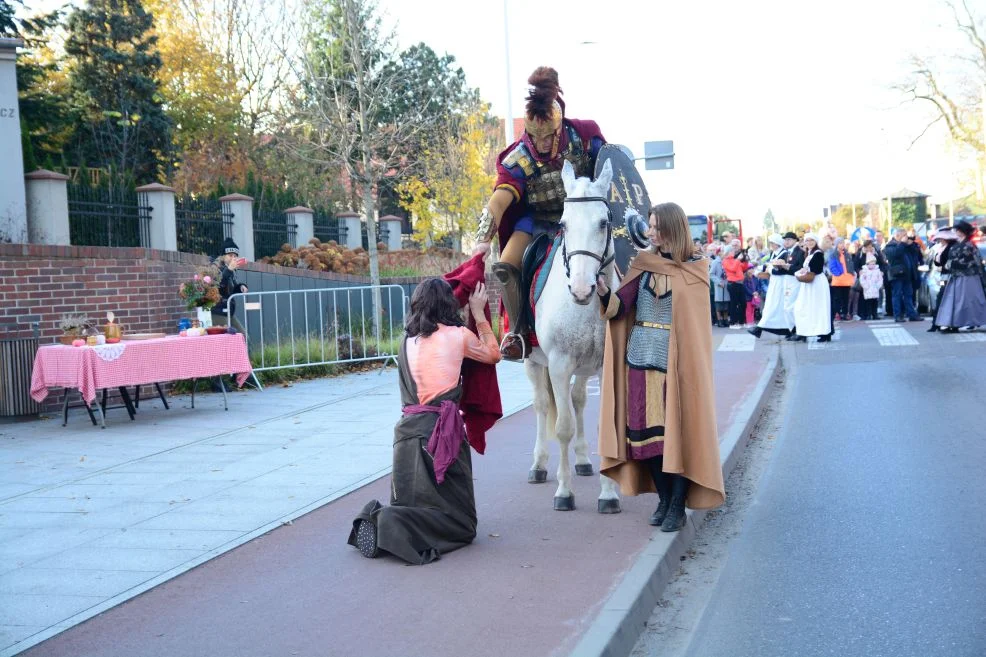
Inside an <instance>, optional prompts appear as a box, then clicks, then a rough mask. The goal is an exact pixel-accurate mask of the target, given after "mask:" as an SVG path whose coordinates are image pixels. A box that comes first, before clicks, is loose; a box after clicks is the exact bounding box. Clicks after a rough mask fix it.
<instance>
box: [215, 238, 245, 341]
mask: <svg viewBox="0 0 986 657" xmlns="http://www.w3.org/2000/svg"><path fill="white" fill-rule="evenodd" d="M239 265H240V248H239V247H238V246H236V242H234V241H233V240H232V238H229V237H227V238H226V239H225V241H223V254H222V255H221V256H219V258H217V259H216V266H218V267H219V296H220V301H219V303H218V304H216V305H215V306H214V307H213V308H212V324H213V326H225V325H226V308H227V306H229V305H230V299H229V298H230V297H231V296H233V295H234V294H237V293H241V292H247V291H249V290H248V288H247V286H246V285H245V284H243V283H240V282H238V281H237V280H236V270H237V269H238V268H239ZM235 303H236V302H235V301H234V302H233V305H232V307H230V308H229V316H230V317H231V318H232V320H233V326H234V328H236V329H237V330H238V331H242V330H243V327H242V326H241V325H240V323H239V321H237V319H236V317H234V316H233V313H235V312H236V307H235Z"/></svg>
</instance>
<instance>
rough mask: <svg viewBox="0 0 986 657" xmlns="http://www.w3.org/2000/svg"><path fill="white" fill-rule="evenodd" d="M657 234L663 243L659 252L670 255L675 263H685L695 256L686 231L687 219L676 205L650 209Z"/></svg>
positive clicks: (656, 206) (664, 205)
mask: <svg viewBox="0 0 986 657" xmlns="http://www.w3.org/2000/svg"><path fill="white" fill-rule="evenodd" d="M650 214H651V216H652V217H654V223H655V224H656V227H657V232H659V233H660V234H661V240H662V241H663V242H664V244H663V245H662V248H661V250H662V251H665V252H667V253H670V254H671V258H672V259H673V260H674V261H675V262H685V261H686V260H689V259H691V258H692V257H693V256H694V255H695V253H696V252H695V243H694V242H692V235H691V232H689V230H688V217H686V216H685V211H684V210H682V209H681V206H680V205H678V204H677V203H661V204H659V205H655V206H654V207H652V208H651V209H650Z"/></svg>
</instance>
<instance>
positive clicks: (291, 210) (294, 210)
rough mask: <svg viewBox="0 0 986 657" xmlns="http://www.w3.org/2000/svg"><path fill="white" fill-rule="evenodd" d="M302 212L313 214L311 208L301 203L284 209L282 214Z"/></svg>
mask: <svg viewBox="0 0 986 657" xmlns="http://www.w3.org/2000/svg"><path fill="white" fill-rule="evenodd" d="M303 212H304V213H307V214H315V211H314V210H312V209H311V208H306V207H305V206H303V205H296V206H294V207H293V208H288V209H287V210H285V211H284V214H301V213H303Z"/></svg>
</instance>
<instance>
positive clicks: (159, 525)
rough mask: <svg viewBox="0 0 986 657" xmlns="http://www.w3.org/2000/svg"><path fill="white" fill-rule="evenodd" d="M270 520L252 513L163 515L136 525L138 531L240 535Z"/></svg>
mask: <svg viewBox="0 0 986 657" xmlns="http://www.w3.org/2000/svg"><path fill="white" fill-rule="evenodd" d="M276 517H277V516H275V518H276ZM270 520H273V518H272V519H264V518H261V517H259V516H258V515H257V514H256V513H254V512H253V511H249V510H245V511H239V512H237V513H222V512H217V513H188V512H183V513H164V514H161V515H159V516H156V517H154V518H151V519H150V520H146V521H144V522H142V523H140V524H138V525H136V528H138V529H194V530H210V529H221V530H232V531H238V532H240V534H245V533H248V532H251V531H253V530H255V529H257V528H258V527H262V526H263V525H264V524H266V523H268V522H270Z"/></svg>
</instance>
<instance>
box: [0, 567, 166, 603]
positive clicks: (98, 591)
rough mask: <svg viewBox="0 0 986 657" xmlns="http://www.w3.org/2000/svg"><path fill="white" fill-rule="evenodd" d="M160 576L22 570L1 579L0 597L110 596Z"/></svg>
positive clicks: (110, 571) (143, 572) (138, 572)
mask: <svg viewBox="0 0 986 657" xmlns="http://www.w3.org/2000/svg"><path fill="white" fill-rule="evenodd" d="M157 574H158V571H157V570H152V571H137V570H78V571H76V572H73V573H71V575H70V576H66V574H65V571H64V570H61V569H55V568H34V567H29V568H21V569H19V570H17V571H16V572H12V573H9V574H8V575H6V576H4V577H3V578H2V579H0V595H4V594H10V595H68V596H87V597H100V596H111V595H115V594H116V593H118V592H120V591H125V590H127V589H129V588H132V587H134V586H137V585H138V584H140V583H142V582H146V581H147V580H149V579H151V578H152V577H154V576H155V575H157Z"/></svg>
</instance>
